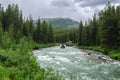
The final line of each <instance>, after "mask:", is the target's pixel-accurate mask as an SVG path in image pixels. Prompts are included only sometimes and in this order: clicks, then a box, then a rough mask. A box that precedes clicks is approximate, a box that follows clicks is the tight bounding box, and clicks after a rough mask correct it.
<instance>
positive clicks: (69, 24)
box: [34, 17, 79, 29]
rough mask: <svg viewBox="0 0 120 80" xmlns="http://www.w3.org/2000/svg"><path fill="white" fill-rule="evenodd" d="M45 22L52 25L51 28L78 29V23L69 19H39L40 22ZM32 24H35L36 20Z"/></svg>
mask: <svg viewBox="0 0 120 80" xmlns="http://www.w3.org/2000/svg"><path fill="white" fill-rule="evenodd" d="M43 21H46V22H47V23H49V24H52V26H53V28H64V29H65V28H78V27H79V22H77V21H75V20H73V19H70V18H61V17H57V18H41V22H43ZM34 24H35V25H36V24H37V20H34Z"/></svg>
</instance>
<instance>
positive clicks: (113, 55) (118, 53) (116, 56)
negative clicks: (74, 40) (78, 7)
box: [79, 46, 120, 60]
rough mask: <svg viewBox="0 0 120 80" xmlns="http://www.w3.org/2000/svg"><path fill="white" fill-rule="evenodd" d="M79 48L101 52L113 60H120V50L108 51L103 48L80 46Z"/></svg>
mask: <svg viewBox="0 0 120 80" xmlns="http://www.w3.org/2000/svg"><path fill="white" fill-rule="evenodd" d="M79 48H81V49H88V50H94V51H98V52H102V53H103V54H105V55H108V56H110V57H111V58H113V59H116V60H120V50H119V49H113V50H110V49H106V48H103V47H101V46H81V47H79Z"/></svg>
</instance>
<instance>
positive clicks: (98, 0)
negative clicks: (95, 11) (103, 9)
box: [74, 0, 120, 7]
mask: <svg viewBox="0 0 120 80" xmlns="http://www.w3.org/2000/svg"><path fill="white" fill-rule="evenodd" d="M108 1H110V2H111V3H118V2H120V0H75V1H74V2H75V3H79V6H80V7H96V6H102V5H106V4H107V3H108Z"/></svg>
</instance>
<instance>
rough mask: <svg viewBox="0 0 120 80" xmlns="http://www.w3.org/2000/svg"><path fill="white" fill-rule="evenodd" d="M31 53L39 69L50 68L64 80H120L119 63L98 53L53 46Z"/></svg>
mask: <svg viewBox="0 0 120 80" xmlns="http://www.w3.org/2000/svg"><path fill="white" fill-rule="evenodd" d="M33 53H34V55H35V56H36V58H37V60H38V63H39V64H40V66H41V67H44V68H45V67H52V68H53V69H54V70H56V71H58V72H60V73H61V74H62V75H63V76H64V77H65V80H70V79H71V78H72V80H120V62H119V61H116V60H113V59H111V58H109V57H108V56H106V55H103V54H102V53H99V52H95V51H88V50H82V49H78V48H75V47H66V48H65V49H61V48H60V46H55V47H50V48H44V49H40V50H34V51H33Z"/></svg>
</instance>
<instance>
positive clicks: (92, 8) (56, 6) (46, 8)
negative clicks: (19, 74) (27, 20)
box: [0, 0, 120, 21]
mask: <svg viewBox="0 0 120 80" xmlns="http://www.w3.org/2000/svg"><path fill="white" fill-rule="evenodd" d="M108 1H110V2H111V3H112V4H115V5H119V3H120V0H0V3H1V4H2V6H4V7H6V6H7V5H8V4H12V3H14V4H18V5H19V8H20V9H21V10H22V11H23V15H24V16H25V17H28V16H29V14H31V15H32V17H33V18H34V19H37V18H38V17H41V18H54V17H69V18H72V19H74V20H77V21H80V20H83V21H86V20H88V19H89V18H91V17H92V16H93V14H94V13H97V12H99V11H100V10H101V9H103V8H104V6H105V5H106V4H107V2H108Z"/></svg>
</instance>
